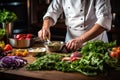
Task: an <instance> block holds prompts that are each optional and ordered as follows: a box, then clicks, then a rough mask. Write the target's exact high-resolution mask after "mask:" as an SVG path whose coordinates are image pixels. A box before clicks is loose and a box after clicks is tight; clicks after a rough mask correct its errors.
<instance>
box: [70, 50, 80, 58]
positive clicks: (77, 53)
mask: <svg viewBox="0 0 120 80" xmlns="http://www.w3.org/2000/svg"><path fill="white" fill-rule="evenodd" d="M81 56H82V55H81V54H80V53H79V52H77V51H76V52H73V53H72V54H71V55H70V57H81Z"/></svg>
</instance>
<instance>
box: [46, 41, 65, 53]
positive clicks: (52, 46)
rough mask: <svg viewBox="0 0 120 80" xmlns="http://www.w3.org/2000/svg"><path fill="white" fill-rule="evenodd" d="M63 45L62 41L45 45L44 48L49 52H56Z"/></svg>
mask: <svg viewBox="0 0 120 80" xmlns="http://www.w3.org/2000/svg"><path fill="white" fill-rule="evenodd" d="M64 45H65V43H64V42H63V41H51V42H50V43H46V44H45V47H46V49H47V50H48V51H50V52H58V51H60V50H61V49H62V47H63V46H64Z"/></svg>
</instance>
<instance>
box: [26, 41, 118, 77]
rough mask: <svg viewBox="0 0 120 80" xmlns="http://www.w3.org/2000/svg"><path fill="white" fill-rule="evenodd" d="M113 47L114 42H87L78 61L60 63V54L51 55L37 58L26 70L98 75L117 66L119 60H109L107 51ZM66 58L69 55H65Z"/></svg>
mask: <svg viewBox="0 0 120 80" xmlns="http://www.w3.org/2000/svg"><path fill="white" fill-rule="evenodd" d="M113 46H116V41H114V42H110V43H104V42H103V41H100V40H98V41H89V42H87V44H86V45H85V46H84V47H82V49H81V51H80V53H82V57H81V59H80V60H76V61H73V62H67V61H62V57H63V55H62V54H55V53H53V54H47V55H44V56H41V57H39V58H37V60H36V61H35V62H33V63H32V64H29V65H28V66H27V67H26V68H27V70H59V71H64V72H80V73H83V74H85V75H90V76H93V75H98V74H99V73H103V72H104V73H105V72H107V71H108V70H110V69H111V68H112V69H116V67H118V66H119V60H118V59H113V58H111V57H110V56H109V53H108V51H107V49H108V48H112V47H113ZM64 56H65V55H64ZM66 56H69V55H67V54H66ZM118 68H119V67H118Z"/></svg>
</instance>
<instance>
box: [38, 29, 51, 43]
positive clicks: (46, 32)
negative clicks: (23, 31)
mask: <svg viewBox="0 0 120 80" xmlns="http://www.w3.org/2000/svg"><path fill="white" fill-rule="evenodd" d="M50 36H51V34H50V29H49V28H48V29H45V28H42V29H41V30H40V31H38V37H39V38H40V40H41V41H46V39H47V38H49V39H50Z"/></svg>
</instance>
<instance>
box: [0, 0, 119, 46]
mask: <svg viewBox="0 0 120 80" xmlns="http://www.w3.org/2000/svg"><path fill="white" fill-rule="evenodd" d="M51 1H52V0H0V9H3V8H5V9H7V10H10V11H13V12H15V13H16V15H17V16H18V19H17V20H16V21H15V22H14V23H13V29H12V34H18V33H32V34H34V35H36V36H37V33H38V30H40V29H41V27H42V17H43V15H44V14H45V12H46V10H47V7H48V6H49V4H50V2H51ZM110 1H111V6H112V15H113V20H112V25H111V26H112V29H111V31H109V32H108V36H109V41H113V40H117V43H118V44H120V8H119V0H110ZM65 28H66V27H65V24H64V15H63V14H62V15H61V16H60V18H59V21H58V23H57V24H56V25H55V26H54V28H51V32H52V40H62V41H64V39H65V33H66V29H65Z"/></svg>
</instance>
